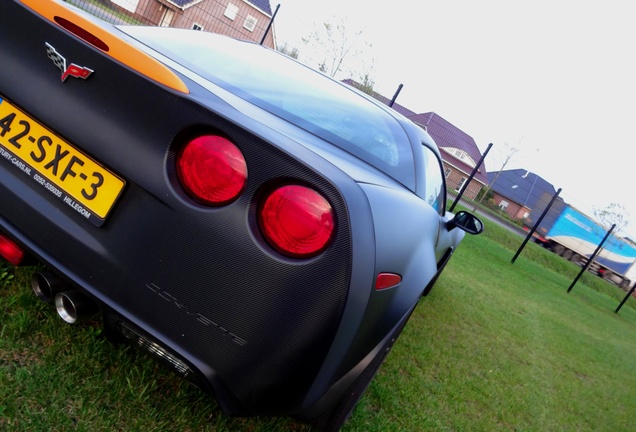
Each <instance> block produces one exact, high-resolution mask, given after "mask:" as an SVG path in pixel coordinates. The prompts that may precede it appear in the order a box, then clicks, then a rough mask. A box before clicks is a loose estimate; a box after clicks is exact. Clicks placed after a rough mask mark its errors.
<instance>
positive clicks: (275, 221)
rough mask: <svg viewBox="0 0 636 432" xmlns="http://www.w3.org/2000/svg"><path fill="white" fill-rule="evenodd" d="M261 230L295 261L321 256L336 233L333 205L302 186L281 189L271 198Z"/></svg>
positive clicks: (262, 215) (264, 207) (261, 217)
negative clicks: (295, 259) (319, 254)
mask: <svg viewBox="0 0 636 432" xmlns="http://www.w3.org/2000/svg"><path fill="white" fill-rule="evenodd" d="M259 226H260V228H261V231H262V233H263V236H264V237H265V238H266V239H267V241H268V242H269V243H270V244H271V245H272V246H273V247H274V248H275V249H276V250H277V251H278V252H280V253H281V254H283V255H286V256H290V257H293V258H308V257H311V256H314V255H317V254H318V253H320V252H321V251H323V250H324V249H325V248H326V247H327V245H328V244H329V241H330V240H331V239H332V237H333V236H334V233H335V221H334V214H333V209H332V208H331V205H330V204H329V202H328V201H327V200H326V199H325V198H324V197H323V196H322V195H320V194H319V193H318V192H316V191H315V190H313V189H310V188H308V187H305V186H299V185H288V186H283V187H280V188H278V189H276V190H274V191H273V192H272V193H271V194H270V195H268V196H267V198H266V199H265V201H264V203H263V205H262V207H261V210H260V213H259Z"/></svg>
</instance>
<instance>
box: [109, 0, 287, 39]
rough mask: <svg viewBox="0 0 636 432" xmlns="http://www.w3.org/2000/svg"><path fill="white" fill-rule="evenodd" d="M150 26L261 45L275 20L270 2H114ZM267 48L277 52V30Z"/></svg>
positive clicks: (272, 31)
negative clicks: (210, 34) (201, 32)
mask: <svg viewBox="0 0 636 432" xmlns="http://www.w3.org/2000/svg"><path fill="white" fill-rule="evenodd" d="M110 1H111V2H112V3H113V4H115V5H117V6H118V7H119V8H121V9H123V10H125V11H127V12H128V13H130V14H131V15H132V16H133V17H134V18H136V19H138V20H139V21H142V22H144V23H146V24H149V25H156V26H165V27H180V28H188V29H194V30H203V31H209V32H213V33H219V34H223V35H227V36H230V37H233V38H237V39H243V40H251V41H254V42H257V43H260V42H261V40H262V39H263V36H264V35H265V32H266V30H267V27H268V25H269V23H270V21H271V20H272V8H271V6H270V3H269V0H110ZM263 45H265V46H267V47H270V48H276V40H275V35H274V27H273V26H272V28H271V29H270V30H269V32H268V33H267V36H266V38H265V40H264V41H263Z"/></svg>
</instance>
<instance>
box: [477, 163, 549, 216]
mask: <svg viewBox="0 0 636 432" xmlns="http://www.w3.org/2000/svg"><path fill="white" fill-rule="evenodd" d="M488 178H489V180H490V181H491V182H492V181H493V179H494V180H495V182H494V183H493V184H492V186H491V188H492V190H493V191H494V192H496V193H498V194H499V195H502V196H504V197H506V198H508V199H510V200H511V201H514V202H516V203H517V204H520V205H523V206H526V207H528V208H529V209H530V210H532V212H533V213H537V212H539V213H540V212H542V211H543V209H544V208H545V207H546V206H547V204H548V203H549V202H550V200H551V199H552V197H553V196H554V194H555V193H556V190H555V189H554V186H552V185H551V184H550V183H548V182H547V181H546V180H544V179H543V178H541V177H540V176H538V175H536V174H534V173H531V172H530V171H527V170H525V169H513V170H506V171H501V173H499V172H498V171H492V172H489V173H488ZM495 178H496V179H495Z"/></svg>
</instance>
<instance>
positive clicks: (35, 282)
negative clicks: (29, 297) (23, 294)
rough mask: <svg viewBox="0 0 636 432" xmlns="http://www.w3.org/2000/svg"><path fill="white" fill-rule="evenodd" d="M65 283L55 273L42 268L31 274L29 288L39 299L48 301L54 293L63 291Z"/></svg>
mask: <svg viewBox="0 0 636 432" xmlns="http://www.w3.org/2000/svg"><path fill="white" fill-rule="evenodd" d="M65 288H66V284H65V283H64V281H63V280H62V279H61V278H60V277H59V276H57V275H56V274H54V273H52V272H50V271H48V270H43V271H41V272H36V273H33V275H32V276H31V289H33V292H34V293H35V295H37V296H38V298H39V299H40V300H42V301H43V302H45V303H49V302H50V301H51V300H53V298H54V297H55V295H56V294H57V293H59V292H62V291H64V289H65Z"/></svg>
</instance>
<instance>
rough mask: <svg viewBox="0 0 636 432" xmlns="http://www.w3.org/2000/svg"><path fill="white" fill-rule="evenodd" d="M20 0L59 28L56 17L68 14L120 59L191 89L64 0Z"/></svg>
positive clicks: (180, 87)
mask: <svg viewBox="0 0 636 432" xmlns="http://www.w3.org/2000/svg"><path fill="white" fill-rule="evenodd" d="M20 1H21V2H22V3H24V4H25V5H27V6H28V7H29V8H31V9H33V10H34V11H35V12H36V13H38V14H39V15H41V16H43V17H44V18H46V19H48V20H49V21H51V22H52V23H54V24H55V25H57V26H58V27H60V28H63V27H61V26H60V25H59V24H57V23H56V22H55V17H61V18H65V19H67V20H68V21H71V22H72V23H74V24H76V25H78V26H80V27H81V28H83V29H84V30H86V31H87V32H90V33H92V34H93V35H95V36H96V37H98V38H100V39H101V40H102V41H104V42H105V43H106V44H107V45H108V46H109V48H110V49H109V50H108V52H104V51H102V52H104V53H105V54H107V55H109V56H111V57H112V58H114V59H116V60H119V61H120V62H122V63H123V64H125V65H127V66H129V67H131V68H132V69H134V70H136V71H137V72H139V73H141V74H143V75H145V76H147V77H148V78H151V79H153V80H155V81H157V82H159V83H161V84H163V85H165V86H167V87H170V88H171V89H174V90H177V91H180V92H182V93H186V94H187V93H190V91H189V90H188V87H187V86H186V85H185V83H184V82H183V81H182V80H181V79H180V78H179V77H178V76H177V75H176V74H175V73H174V72H172V71H171V70H170V69H168V68H167V67H166V66H165V65H163V64H161V63H160V62H158V61H157V60H155V59H154V58H152V57H150V56H149V55H148V54H146V53H144V52H143V51H141V50H139V49H138V48H136V47H134V46H132V45H130V44H128V43H127V42H125V41H124V40H122V39H120V38H119V37H118V36H117V35H116V34H115V33H114V32H112V31H111V30H110V29H108V28H105V27H102V26H100V25H98V24H96V23H95V22H92V21H91V20H89V19H87V18H86V17H84V16H82V15H80V14H78V13H77V12H75V11H73V10H70V9H68V8H67V7H66V6H65V5H64V3H60V2H59V1H57V0H20Z"/></svg>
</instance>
